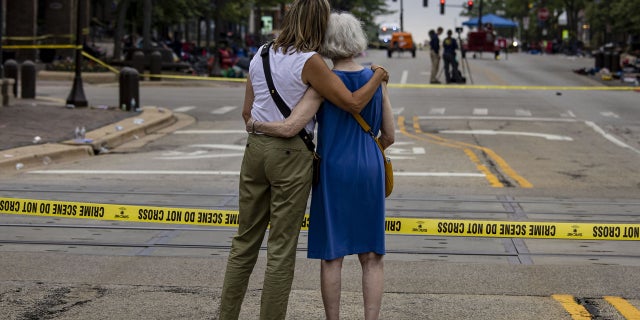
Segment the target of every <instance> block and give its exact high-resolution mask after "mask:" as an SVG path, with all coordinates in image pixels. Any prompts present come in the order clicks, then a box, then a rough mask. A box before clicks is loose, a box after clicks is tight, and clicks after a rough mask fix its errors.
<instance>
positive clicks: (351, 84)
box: [307, 68, 385, 260]
mask: <svg viewBox="0 0 640 320" xmlns="http://www.w3.org/2000/svg"><path fill="white" fill-rule="evenodd" d="M334 72H335V73H336V74H337V75H338V76H339V77H340V78H341V79H342V81H343V82H344V83H345V85H346V86H347V88H349V90H351V91H352V92H353V91H356V90H358V89H359V88H360V87H362V86H363V85H365V84H366V83H367V81H369V79H370V78H371V77H372V76H373V72H372V71H371V70H370V69H369V68H365V69H363V70H361V71H337V70H336V71H334ZM360 115H361V116H362V117H363V118H364V120H365V121H366V122H367V123H368V124H369V125H370V126H371V128H372V131H373V132H374V133H375V134H377V133H378V132H379V130H380V126H381V124H382V88H381V87H380V88H378V90H377V91H376V94H375V95H374V97H373V99H372V100H371V101H370V102H369V104H368V105H367V106H366V107H365V108H364V109H363V110H362V111H361V112H360ZM317 120H318V148H317V150H318V153H319V154H320V156H321V157H322V161H321V162H320V175H321V176H320V182H319V183H318V185H316V186H314V187H313V191H312V196H311V210H310V217H309V245H308V251H307V256H308V257H309V258H312V259H324V260H333V259H336V258H340V257H344V256H346V255H350V254H358V253H366V252H375V253H378V254H384V253H385V243H384V219H385V217H384V213H385V197H384V188H385V187H384V164H383V162H382V155H381V154H380V150H379V149H378V146H377V145H376V143H375V141H374V140H373V139H372V137H371V135H369V134H368V133H365V132H364V130H363V129H362V127H360V125H359V124H358V122H357V121H356V120H355V118H353V116H352V115H351V114H350V113H348V112H346V111H343V110H342V109H340V108H338V107H336V106H335V105H334V104H332V103H331V102H329V101H328V100H325V102H324V104H323V105H322V107H321V108H320V110H319V111H318V113H317Z"/></svg>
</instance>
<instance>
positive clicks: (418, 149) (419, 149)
mask: <svg viewBox="0 0 640 320" xmlns="http://www.w3.org/2000/svg"><path fill="white" fill-rule="evenodd" d="M426 153H427V152H426V151H425V150H424V148H423V147H414V148H413V154H426Z"/></svg>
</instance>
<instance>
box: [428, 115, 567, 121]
mask: <svg viewBox="0 0 640 320" xmlns="http://www.w3.org/2000/svg"><path fill="white" fill-rule="evenodd" d="M418 119H420V120H503V121H505V120H506V121H538V122H577V121H578V120H576V119H570V118H533V117H532V118H523V117H465V116H435V117H431V116H420V117H418Z"/></svg>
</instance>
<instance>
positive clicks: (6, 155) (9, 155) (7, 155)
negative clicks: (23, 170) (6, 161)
mask: <svg viewBox="0 0 640 320" xmlns="http://www.w3.org/2000/svg"><path fill="white" fill-rule="evenodd" d="M4 157H5V158H13V155H12V154H5V155H4Z"/></svg>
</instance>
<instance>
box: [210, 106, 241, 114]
mask: <svg viewBox="0 0 640 320" xmlns="http://www.w3.org/2000/svg"><path fill="white" fill-rule="evenodd" d="M237 108H238V107H236V106H224V107H221V108H218V109H216V110H213V111H211V114H225V113H227V112H230V111H232V110H235V109H237Z"/></svg>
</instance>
